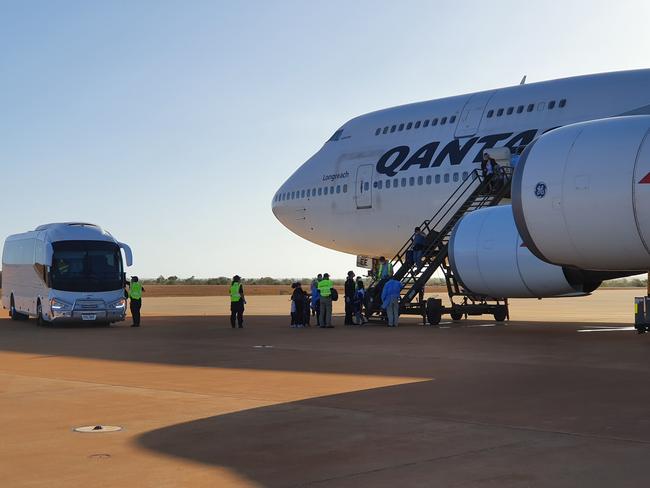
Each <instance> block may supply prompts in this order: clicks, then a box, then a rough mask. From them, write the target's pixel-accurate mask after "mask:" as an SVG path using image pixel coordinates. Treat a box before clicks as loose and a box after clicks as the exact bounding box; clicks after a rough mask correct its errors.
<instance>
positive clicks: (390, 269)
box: [379, 261, 393, 278]
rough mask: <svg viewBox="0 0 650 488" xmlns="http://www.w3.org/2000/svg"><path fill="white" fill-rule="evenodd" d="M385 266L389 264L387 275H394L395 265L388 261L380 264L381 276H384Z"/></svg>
mask: <svg viewBox="0 0 650 488" xmlns="http://www.w3.org/2000/svg"><path fill="white" fill-rule="evenodd" d="M384 266H388V274H387V275H386V276H392V275H393V265H392V264H390V263H389V262H388V261H386V264H385V265H384V264H380V265H379V278H383V277H384Z"/></svg>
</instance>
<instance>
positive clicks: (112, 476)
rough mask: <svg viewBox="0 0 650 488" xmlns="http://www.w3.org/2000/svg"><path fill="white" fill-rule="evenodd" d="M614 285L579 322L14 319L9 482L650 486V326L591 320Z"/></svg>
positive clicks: (3, 379) (2, 354) (0, 352)
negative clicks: (74, 322) (297, 325)
mask: <svg viewBox="0 0 650 488" xmlns="http://www.w3.org/2000/svg"><path fill="white" fill-rule="evenodd" d="M612 293H621V292H618V291H616V292H610V291H605V292H599V293H597V294H596V295H594V297H590V298H588V299H586V300H592V299H593V306H592V307H586V306H584V305H583V304H584V302H581V301H580V299H577V300H567V301H565V302H563V303H565V304H566V305H563V306H566V307H570V308H572V309H575V310H577V311H580V310H582V311H581V312H580V313H581V314H582V316H583V317H582V318H584V321H582V322H575V321H567V322H555V323H549V322H548V321H546V320H544V318H540V317H538V316H535V317H531V316H530V315H528V316H526V314H524V312H523V311H522V310H519V311H517V312H516V313H515V315H516V317H517V319H516V320H515V321H512V322H510V323H508V324H507V325H495V323H494V321H492V320H490V318H491V317H486V318H484V319H473V320H470V321H462V322H459V323H445V324H442V327H441V328H430V327H422V326H420V325H419V321H418V320H417V319H412V318H411V319H406V320H405V321H404V324H403V326H401V327H399V328H397V329H387V328H384V327H380V326H369V327H362V328H360V327H354V328H348V327H343V326H342V325H340V326H338V327H337V328H335V329H325V330H324V329H317V328H309V329H290V328H289V327H288V321H287V318H286V316H284V315H282V316H278V315H255V314H254V313H251V315H250V316H249V317H248V318H247V320H246V328H244V329H235V330H233V329H231V328H230V326H229V323H228V319H227V317H225V316H223V315H221V316H208V317H200V316H154V315H155V310H154V309H155V304H154V302H152V301H149V302H147V301H145V311H146V310H149V313H150V314H152V315H149V316H145V317H144V319H143V326H142V327H141V328H139V329H133V328H130V327H127V326H126V325H118V326H113V327H111V328H103V327H93V326H86V325H79V326H66V327H62V326H59V327H52V328H39V327H37V326H36V324H35V321H33V320H30V321H28V322H13V321H10V320H8V319H1V320H0V418H1V419H2V442H0V479H1V480H2V486H8V487H14V486H48V487H57V486H66V487H67V486H107V487H108V486H121V487H124V486H143V487H149V486H151V487H154V486H155V487H161V486H169V487H175V486H193V487H194V486H210V487H214V486H273V487H276V486H277V487H280V486H282V487H284V486H309V485H315V486H328V487H347V486H350V487H352V486H355V487H358V486H372V487H384V486H386V487H393V486H396V485H399V486H404V487H407V486H408V487H411V486H423V487H431V486H435V487H452V486H463V487H474V486H476V487H483V486H496V487H576V486H589V487H611V486H616V487H646V486H648V484H649V483H650V473H649V472H648V470H647V466H646V459H647V458H648V455H649V454H650V412H649V409H648V405H650V379H649V374H648V373H649V372H650V362H649V361H648V358H649V357H650V335H645V336H637V335H635V333H634V331H630V330H627V328H628V327H629V325H630V321H631V308H632V305H631V303H625V306H626V307H627V309H626V310H624V311H622V312H620V313H621V317H623V316H625V317H627V320H618V321H612V320H602V319H601V320H600V321H598V319H599V317H595V316H594V315H595V313H594V312H593V310H599V308H598V307H601V308H602V309H603V310H604V309H607V308H608V307H609V306H610V305H611V303H612V301H614V302H615V301H617V300H619V299H620V300H621V301H624V300H623V299H622V298H620V297H621V296H619V295H612ZM636 294H642V293H639V292H638V291H636ZM253 298H254V297H251V299H250V300H249V302H250V304H249V309H254V308H255V306H254V305H253V304H252V302H254V300H253ZM255 298H257V297H255ZM274 298H276V299H277V300H284V301H283V302H281V303H282V305H286V303H285V302H286V297H274ZM215 300H216V298H215ZM565 300H566V299H565ZM583 300H585V299H583ZM544 302H546V301H544ZM570 302H572V303H573V305H569V303H570ZM528 303H530V304H537V303H538V302H528ZM542 303H543V302H542ZM603 303H604V305H603ZM279 304H280V302H278V305H277V306H278V307H279V306H280V305H279ZM526 306H529V305H526ZM147 307H149V308H147ZM186 308H187V303H186V304H185V306H184V307H181V312H182V311H183V309H186ZM513 308H515V309H516V307H513ZM251 312H254V310H251ZM176 313H179V312H178V311H177V312H176ZM576 313H577V312H576ZM611 313H613V312H611ZM617 313H618V312H617ZM549 318H552V317H549ZM531 319H535V320H531ZM335 320H336V321H337V322H338V323H339V324H340V323H342V317H340V316H339V317H337V318H336V319H335ZM609 329H612V330H609ZM96 424H106V425H117V426H121V427H122V428H123V430H121V431H119V432H111V433H89V434H84V433H77V432H74V431H73V430H72V429H73V428H74V427H77V426H84V425H96Z"/></svg>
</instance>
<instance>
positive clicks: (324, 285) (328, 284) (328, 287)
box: [318, 280, 334, 297]
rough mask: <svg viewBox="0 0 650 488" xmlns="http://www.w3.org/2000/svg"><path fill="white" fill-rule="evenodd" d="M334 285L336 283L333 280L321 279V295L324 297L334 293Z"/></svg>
mask: <svg viewBox="0 0 650 488" xmlns="http://www.w3.org/2000/svg"><path fill="white" fill-rule="evenodd" d="M333 286H334V283H332V280H320V282H319V283H318V291H319V292H320V296H322V297H328V296H330V295H331V294H332V287H333Z"/></svg>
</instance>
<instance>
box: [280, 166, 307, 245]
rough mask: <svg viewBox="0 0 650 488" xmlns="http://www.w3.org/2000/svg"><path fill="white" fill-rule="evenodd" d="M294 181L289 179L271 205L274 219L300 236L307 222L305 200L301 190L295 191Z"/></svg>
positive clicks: (295, 184) (296, 186)
mask: <svg viewBox="0 0 650 488" xmlns="http://www.w3.org/2000/svg"><path fill="white" fill-rule="evenodd" d="M298 187H299V185H297V183H296V181H295V180H294V179H292V178H289V180H287V182H286V183H284V184H283V185H282V186H281V187H280V189H279V190H278V191H277V192H276V194H275V196H274V197H273V201H272V203H271V210H272V211H273V215H275V218H276V219H278V220H279V221H280V223H281V224H282V225H284V226H285V227H286V228H287V229H289V230H291V231H292V232H294V233H296V234H298V235H300V236H302V235H303V234H304V231H305V226H306V220H307V205H306V202H307V199H306V198H303V197H304V196H306V195H303V193H304V192H303V190H297V189H295V188H298Z"/></svg>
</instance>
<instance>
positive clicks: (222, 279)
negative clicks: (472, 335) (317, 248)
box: [142, 275, 445, 286]
mask: <svg viewBox="0 0 650 488" xmlns="http://www.w3.org/2000/svg"><path fill="white" fill-rule="evenodd" d="M364 279H365V280H366V281H367V280H368V279H369V278H367V277H365V276H364ZM231 281H232V277H228V276H219V277H217V278H195V277H194V276H190V277H189V278H179V277H178V276H175V275H172V276H168V277H166V278H165V277H164V276H162V275H160V276H159V277H158V278H155V279H153V278H146V279H143V280H142V282H143V283H144V284H153V285H230V283H231ZM297 281H299V282H300V283H301V284H302V285H309V284H310V283H311V281H312V278H271V277H270V276H263V277H262V278H243V279H242V283H243V284H248V285H286V286H291V284H292V283H295V282H297ZM332 281H333V282H334V284H335V285H337V286H341V285H343V283H344V282H345V280H344V279H335V280H332ZM428 284H429V285H438V286H444V285H445V280H444V279H443V278H432V279H430V280H429V282H428Z"/></svg>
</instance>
